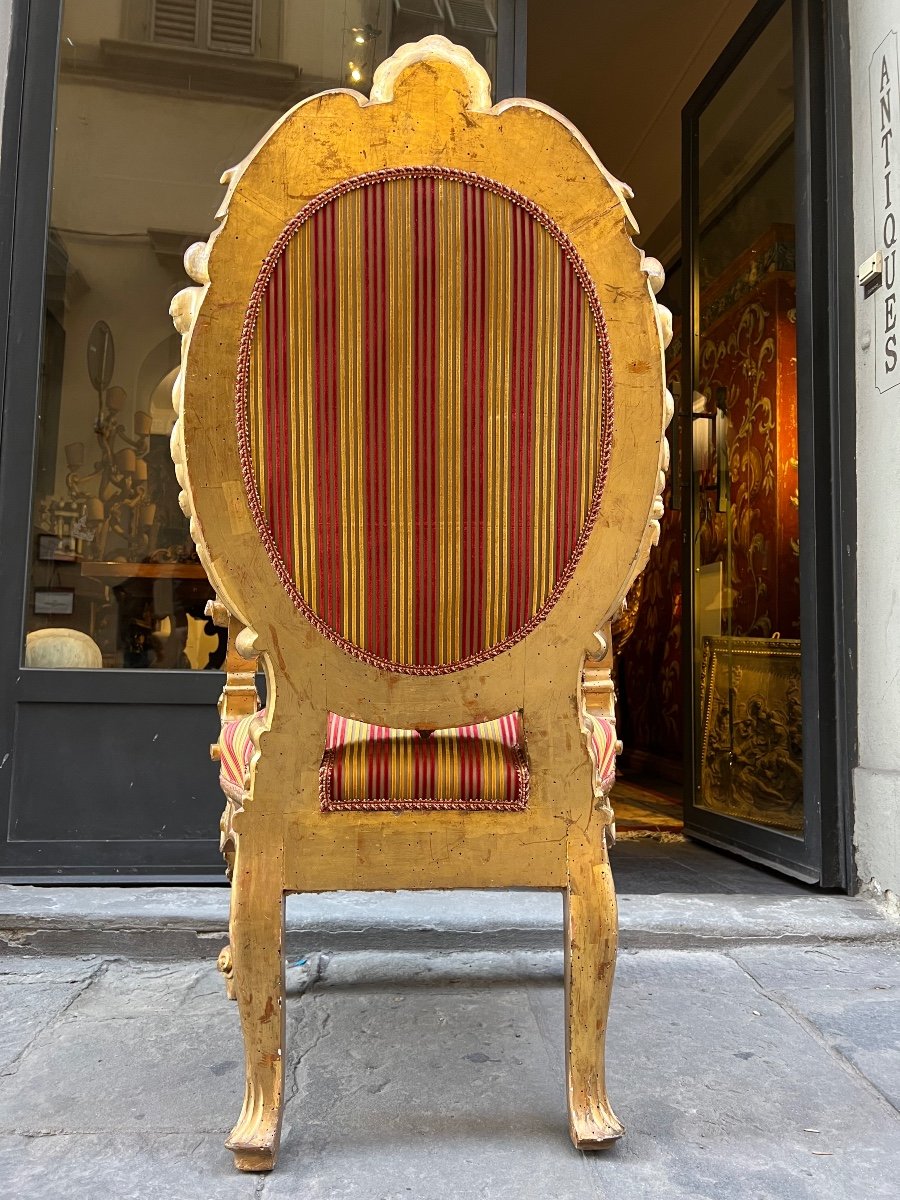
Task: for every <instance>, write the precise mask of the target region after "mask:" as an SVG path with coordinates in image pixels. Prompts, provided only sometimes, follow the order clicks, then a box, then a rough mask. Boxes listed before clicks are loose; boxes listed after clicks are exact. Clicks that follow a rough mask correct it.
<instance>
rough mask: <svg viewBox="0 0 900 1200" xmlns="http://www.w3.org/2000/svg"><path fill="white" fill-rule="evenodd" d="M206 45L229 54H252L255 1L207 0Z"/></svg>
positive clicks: (254, 41) (254, 46)
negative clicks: (207, 36) (207, 29)
mask: <svg viewBox="0 0 900 1200" xmlns="http://www.w3.org/2000/svg"><path fill="white" fill-rule="evenodd" d="M208 45H209V48H210V50H223V51H225V52H227V53H229V54H253V52H254V50H255V49H256V0H209V41H208Z"/></svg>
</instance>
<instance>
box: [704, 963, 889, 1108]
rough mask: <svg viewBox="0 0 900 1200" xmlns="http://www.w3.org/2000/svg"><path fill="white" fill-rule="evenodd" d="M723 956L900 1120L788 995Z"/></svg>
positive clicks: (748, 969) (886, 1098)
mask: <svg viewBox="0 0 900 1200" xmlns="http://www.w3.org/2000/svg"><path fill="white" fill-rule="evenodd" d="M723 954H724V955H725V957H726V958H730V959H731V961H732V962H733V963H735V964H736V965H737V966H738V967H739V968H740V969H741V970H742V971H743V972H744V974H745V975H746V976H747V978H748V979H750V980H751V981H752V982H753V984H754V985H755V986H756V988H757V989H758V990H759V991H760V992H761V993H762V994H763V996H765V998H766V999H767V1000H769V1001H770V1002H771V1003H772V1004H774V1005H775V1006H776V1007H777V1008H780V1009H781V1011H782V1012H783V1013H785V1014H786V1015H787V1016H788V1017H790V1018H791V1020H792V1021H794V1022H795V1024H797V1025H799V1026H800V1028H801V1029H802V1030H803V1031H804V1033H806V1034H808V1036H809V1037H811V1038H812V1040H813V1041H814V1042H815V1043H816V1045H817V1046H819V1047H820V1048H821V1049H822V1050H824V1051H825V1053H826V1054H827V1055H828V1056H829V1057H830V1058H831V1059H833V1060H834V1062H836V1063H837V1065H838V1066H839V1067H840V1068H841V1070H843V1071H844V1072H845V1073H846V1074H847V1075H849V1076H850V1077H851V1078H852V1079H854V1080H855V1081H856V1082H857V1083H859V1084H861V1085H862V1087H863V1088H864V1089H865V1091H866V1092H868V1094H869V1095H870V1096H871V1097H872V1098H873V1099H874V1100H875V1101H876V1102H877V1103H878V1104H879V1105H880V1107H881V1108H883V1109H884V1110H885V1111H886V1112H887V1113H888V1114H889V1115H890V1116H891V1117H893V1119H894V1120H895V1121H896V1120H900V1108H898V1107H897V1105H896V1104H894V1102H893V1100H891V1099H890V1097H889V1096H886V1095H885V1093H884V1092H883V1091H882V1090H881V1088H879V1087H878V1085H877V1084H875V1083H873V1082H872V1080H871V1079H870V1078H869V1077H868V1075H866V1074H865V1073H864V1072H863V1071H861V1070H860V1069H859V1067H858V1066H857V1065H856V1063H854V1062H852V1061H851V1060H850V1059H849V1058H847V1056H846V1055H845V1054H843V1053H842V1052H841V1051H840V1050H839V1049H838V1048H837V1046H835V1045H834V1044H833V1043H832V1042H831V1041H829V1039H828V1038H827V1037H826V1035H825V1034H824V1033H823V1032H822V1030H821V1029H819V1028H818V1026H816V1025H815V1024H814V1023H813V1022H812V1021H811V1020H810V1019H809V1017H807V1016H805V1015H804V1014H803V1013H802V1012H800V1010H799V1009H797V1008H795V1007H794V1006H793V1004H791V1002H790V1000H788V998H787V996H785V995H784V994H783V993H782V992H774V991H772V990H771V989H770V988H767V987H766V986H765V985H764V984H763V983H762V981H761V980H760V979H758V978H757V976H756V975H754V973H753V972H752V971H751V970H750V968H749V967H748V966H747V965H746V963H743V962H741V960H740V959H739V958H737V957H736V956H735V955H734V954H732V953H731V952H730V951H729V950H724V951H723Z"/></svg>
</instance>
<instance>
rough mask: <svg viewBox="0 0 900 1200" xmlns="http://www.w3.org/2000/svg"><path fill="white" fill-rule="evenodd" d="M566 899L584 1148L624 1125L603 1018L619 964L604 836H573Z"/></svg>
mask: <svg viewBox="0 0 900 1200" xmlns="http://www.w3.org/2000/svg"><path fill="white" fill-rule="evenodd" d="M567 852H568V872H569V886H568V888H567V889H566V891H565V893H564V899H565V987H566V1084H567V1091H568V1102H569V1131H570V1133H571V1136H572V1141H573V1142H574V1143H575V1145H576V1146H577V1147H578V1148H579V1149H580V1150H591V1149H597V1148H599V1147H602V1146H608V1145H609V1144H610V1143H611V1142H613V1141H615V1140H616V1139H617V1138H620V1137H621V1136H622V1134H623V1133H624V1132H625V1129H624V1127H623V1125H622V1124H621V1122H620V1121H619V1119H618V1118H617V1117H616V1115H615V1113H614V1112H613V1110H612V1107H611V1105H610V1102H609V1099H608V1098H607V1095H606V1023H607V1018H608V1016H609V1001H610V996H611V994H612V983H613V973H614V971H615V967H616V947H617V945H618V926H617V913H616V893H615V888H614V886H613V880H612V872H611V871H610V868H609V858H608V856H607V852H606V833H605V830H603V831H600V832H599V833H598V836H596V837H595V838H592V839H589V838H585V837H581V836H580V835H577V834H573V835H572V836H570V837H569V840H568V851H567Z"/></svg>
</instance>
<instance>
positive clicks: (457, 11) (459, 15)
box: [445, 0, 497, 34]
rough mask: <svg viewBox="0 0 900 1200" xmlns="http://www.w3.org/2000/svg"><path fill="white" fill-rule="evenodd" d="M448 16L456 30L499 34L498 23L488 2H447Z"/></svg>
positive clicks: (453, 0) (473, 0)
mask: <svg viewBox="0 0 900 1200" xmlns="http://www.w3.org/2000/svg"><path fill="white" fill-rule="evenodd" d="M445 4H446V8H447V16H448V17H449V18H450V24H451V25H452V26H453V28H454V29H458V30H460V31H461V32H462V31H465V32H466V33H487V34H493V33H496V32H497V22H496V21H495V19H494V14H493V12H492V11H491V8H492V5H490V4H488V3H487V2H486V0H445Z"/></svg>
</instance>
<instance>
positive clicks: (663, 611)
mask: <svg viewBox="0 0 900 1200" xmlns="http://www.w3.org/2000/svg"><path fill="white" fill-rule="evenodd" d="M562 7H563V9H564V10H565V17H563V16H562V14H561V13H560V7H559V5H554V9H553V14H552V15H551V14H550V13H549V11H547V10H545V9H544V8H543V6H537V5H534V6H532V8H531V10H530V14H529V20H530V24H529V58H528V81H529V94H531V95H534V96H536V97H537V98H539V99H542V100H546V101H547V102H548V103H551V104H553V105H554V106H556V107H558V108H560V109H561V110H562V111H565V112H567V113H568V114H569V115H570V116H571V117H572V118H573V120H574V121H575V123H576V124H578V125H579V127H580V128H581V129H582V130H583V131H584V132H585V133H586V135H587V136H588V138H589V140H591V141H592V143H593V144H594V146H595V147H596V149H597V151H598V153H599V154H600V156H601V158H602V160H603V161H604V164H605V165H606V167H607V168H608V169H609V170H610V171H611V172H612V173H613V174H614V175H617V176H618V177H620V178H622V179H624V180H625V181H626V182H627V183H628V184H630V185H631V186H632V187H633V189H634V192H635V198H634V201H633V208H634V212H635V216H636V218H637V220H638V222H639V224H640V225H641V233H640V236H639V237H638V238H637V239H636V241H637V242H638V244H639V245H640V246H641V248H642V249H643V250H644V252H645V253H646V254H648V255H651V256H653V257H655V258H657V259H659V260H660V261H661V262H662V264H663V266H664V267H665V269H666V272H667V279H666V284H665V287H664V289H663V292H662V294H661V299H662V300H663V302H664V303H665V304H666V305H667V306H668V307H669V308H670V309H671V310H672V312H673V314H674V317H675V320H674V326H675V337H674V340H673V343H672V345H671V346H670V348H669V351H668V353H667V373H668V379H669V386H670V389H671V391H672V392H673V395H674V397H675V400H676V409H677V412H678V414H679V415H678V418H677V421H676V427H675V428H674V429H673V430H672V431H671V434H670V440H671V442H672V445H673V451H674V453H673V468H672V471H671V474H670V481H669V489H668V493H667V496H666V515H665V516H664V518H663V521H662V533H661V538H660V543H659V545H658V547H657V548H656V549H654V551H653V552H652V553H651V557H650V562H649V565H648V567H647V570H646V571H645V572H644V574H643V576H642V577H641V578H640V579H639V580H638V583H637V585H636V587H635V588H634V589H633V592H632V594H631V595H630V596H629V597H628V601H627V607H626V608H625V610H624V611H623V612H622V614H621V615H620V616H619V618H618V620H617V621H616V623H615V625H614V627H613V636H614V641H615V643H616V650H617V691H618V714H619V728H620V732H621V736H622V739H623V742H624V745H625V752H624V754H623V756H622V757H621V759H620V765H619V774H618V779H617V783H616V788H615V792H614V800H615V809H616V814H617V825H618V827H619V830H620V832H622V833H624V834H625V835H626V836H629V835H632V836H640V835H645V836H656V837H660V838H662V839H664V840H665V839H667V838H671V837H677V836H679V835H683V834H688V835H689V836H691V837H693V838H696V839H698V840H704V841H708V842H710V843H712V844H715V845H718V846H720V847H724V848H728V849H730V850H733V851H737V852H739V853H741V854H743V855H745V856H746V857H749V858H752V859H755V860H757V861H761V862H765V863H768V864H769V865H771V866H774V867H776V868H777V869H779V870H782V871H785V872H786V873H789V874H793V875H795V876H797V877H799V878H802V879H805V880H808V881H811V882H812V881H818V882H823V881H824V882H830V883H835V882H840V881H841V878H842V875H841V868H840V866H839V865H838V864H837V858H838V857H839V852H838V850H837V846H838V843H839V842H840V841H841V837H842V821H841V814H840V812H839V807H840V800H839V799H838V798H837V797H836V795H835V794H834V793H832V795H831V796H830V797H828V796H826V795H825V794H824V793H825V792H826V791H827V790H828V789H827V785H825V784H823V776H822V772H821V755H822V749H823V747H822V721H821V716H822V712H823V710H822V708H821V707H820V706H819V696H820V693H821V691H822V688H823V686H824V687H827V676H826V677H825V679H824V680H823V677H822V676H821V673H820V670H819V669H818V668H820V667H821V662H819V661H817V652H816V647H815V644H814V642H813V637H814V636H815V631H816V630H817V628H818V623H817V609H816V605H817V599H816V595H815V589H814V587H813V586H811V585H810V583H809V581H812V580H814V579H816V575H817V564H816V542H817V539H816V521H817V519H821V518H822V516H823V515H824V514H823V511H822V510H821V509H820V511H819V513H818V514H817V513H816V507H815V506H816V499H817V497H816V480H815V474H814V461H806V460H807V459H810V460H814V458H815V455H814V452H813V437H814V431H815V429H816V427H817V426H818V427H819V428H821V424H822V420H823V416H824V415H825V413H827V401H828V395H827V392H820V393H818V394H817V396H816V397H815V401H814V397H813V364H812V361H811V360H812V355H813V346H814V327H815V323H816V320H817V319H818V313H816V312H814V311H813V296H812V292H811V291H810V283H809V275H808V269H809V263H808V262H805V261H804V255H805V253H806V251H805V248H804V246H805V243H804V238H808V237H809V234H810V228H811V226H812V224H813V220H814V218H813V214H812V209H811V207H810V202H809V197H810V192H811V186H810V185H811V176H810V170H811V165H810V159H811V156H808V150H809V141H808V139H809V137H810V131H809V127H808V126H806V127H805V128H804V127H803V122H804V120H805V116H806V115H807V114H808V108H809V104H810V88H811V76H810V73H809V69H808V54H807V49H808V48H807V46H806V44H805V39H806V38H807V37H808V28H809V25H808V23H809V22H810V20H811V14H810V12H809V10H808V8H807V6H806V5H804V4H800V3H794V4H791V3H790V0H784V2H782V0H761V2H759V3H752V2H749V0H731V2H730V3H725V4H721V5H717V6H716V8H715V14H714V15H713V16H712V17H711V15H710V8H709V6H708V5H706V4H704V3H702V0H697V2H691V0H688V2H686V3H684V4H679V5H677V6H670V9H669V10H664V9H663V8H662V7H661V6H658V5H655V4H654V5H650V4H645V5H640V4H639V5H638V6H637V11H636V10H635V8H634V6H628V8H627V10H623V9H621V8H620V7H619V6H610V9H609V11H604V14H603V20H602V27H601V24H600V22H599V21H598V17H597V13H596V6H593V5H590V4H587V3H581V2H580V0H564V2H563V5H562ZM642 14H643V15H644V17H645V18H646V19H643V20H642V19H641V15H642ZM820 17H821V14H818V16H814V17H813V18H812V20H813V24H814V23H815V20H816V19H819V18H820ZM576 31H577V36H575V34H576ZM638 63H640V64H641V65H642V66H643V67H645V68H646V69H645V70H637V69H636V64H638ZM795 64H799V70H798V69H797V67H796V66H795ZM651 80H652V85H651V86H648V83H649V82H650V81H651ZM804 147H806V151H807V154H806V155H805V154H804V150H803V148H804ZM804 272H806V274H804ZM818 303H821V301H819V302H818ZM823 410H824V411H823ZM804 585H806V586H804ZM823 819H824V824H823ZM829 858H830V862H829V861H828V860H829Z"/></svg>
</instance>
